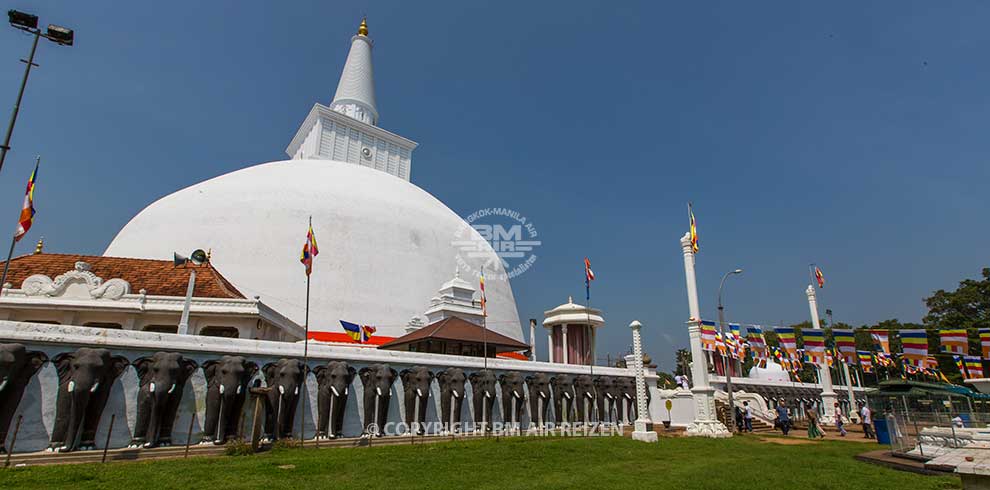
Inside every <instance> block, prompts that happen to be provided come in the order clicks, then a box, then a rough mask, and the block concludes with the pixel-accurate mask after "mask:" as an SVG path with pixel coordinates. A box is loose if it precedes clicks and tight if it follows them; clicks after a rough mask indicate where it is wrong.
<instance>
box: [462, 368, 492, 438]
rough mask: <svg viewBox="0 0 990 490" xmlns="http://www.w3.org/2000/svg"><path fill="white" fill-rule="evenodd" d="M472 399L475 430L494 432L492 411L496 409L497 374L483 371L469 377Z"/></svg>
mask: <svg viewBox="0 0 990 490" xmlns="http://www.w3.org/2000/svg"><path fill="white" fill-rule="evenodd" d="M468 379H469V380H470V381H471V399H472V401H473V402H474V430H475V431H478V430H480V429H482V428H483V429H484V430H485V431H486V432H487V431H490V430H492V409H493V408H495V381H496V380H495V373H492V372H491V371H490V370H488V369H483V370H481V371H477V372H474V373H471V375H470V376H468Z"/></svg>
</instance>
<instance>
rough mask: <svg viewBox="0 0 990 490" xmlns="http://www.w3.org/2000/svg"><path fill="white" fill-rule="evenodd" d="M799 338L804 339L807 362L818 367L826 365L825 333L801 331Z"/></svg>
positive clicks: (812, 330)
mask: <svg viewBox="0 0 990 490" xmlns="http://www.w3.org/2000/svg"><path fill="white" fill-rule="evenodd" d="M801 336H802V337H803V338H804V350H805V352H807V354H808V360H809V362H811V363H812V364H817V365H819V366H822V365H824V364H825V363H826V358H825V332H824V331H823V330H814V329H808V330H803V331H801Z"/></svg>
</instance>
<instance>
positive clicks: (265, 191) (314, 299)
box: [104, 21, 522, 340]
mask: <svg viewBox="0 0 990 490" xmlns="http://www.w3.org/2000/svg"><path fill="white" fill-rule="evenodd" d="M371 50H372V42H371V39H370V38H369V37H368V30H367V24H366V23H365V22H364V21H362V23H361V27H360V28H359V30H358V34H357V35H355V36H354V37H353V38H352V40H351V50H350V53H349V54H348V56H347V61H346V63H345V65H344V70H343V74H342V75H341V79H340V83H339V85H338V87H337V91H336V93H335V95H334V99H333V102H331V104H330V106H329V107H327V106H324V105H322V104H315V105H314V106H313V109H312V110H310V112H309V114H308V116H307V117H306V119H305V120H304V121H303V123H302V125H301V126H300V128H299V130H298V132H297V133H296V136H295V137H294V138H293V139H292V142H291V143H290V144H289V147H288V148H287V149H286V153H287V154H288V155H289V156H290V157H292V160H286V161H277V162H271V163H264V164H260V165H254V166H250V167H247V168H244V169H241V170H237V171H235V172H231V173H229V174H225V175H221V176H219V177H215V178H212V179H209V180H206V181H204V182H201V183H199V184H195V185H193V186H190V187H187V188H185V189H182V190H180V191H178V192H175V193H173V194H170V195H168V196H165V197H163V198H161V199H159V200H158V201H156V202H154V203H152V204H151V205H149V206H148V207H146V208H145V209H144V210H142V211H141V212H140V213H138V214H137V216H135V217H134V218H132V219H131V221H130V222H129V223H127V225H126V226H124V228H123V229H122V230H121V231H120V232H119V233H118V234H117V236H116V238H114V240H113V242H112V243H110V246H109V247H108V248H107V249H106V251H105V252H104V255H107V256H119V257H143V258H164V259H168V258H171V257H172V252H173V251H178V252H180V253H188V252H189V251H191V250H194V249H197V248H203V249H212V258H211V260H212V263H213V265H214V266H215V267H216V268H217V269H219V270H221V271H222V272H223V274H224V276H226V277H227V278H228V279H230V280H231V282H233V283H234V284H235V285H236V286H237V287H238V288H239V289H240V290H241V291H242V292H243V293H244V294H245V295H248V296H253V295H260V296H261V298H262V299H263V300H264V301H265V303H267V304H268V305H270V306H272V307H274V308H275V309H277V310H278V311H280V312H281V313H282V314H284V315H286V316H288V317H290V318H291V319H292V320H294V321H296V322H298V323H299V324H302V323H303V317H304V313H305V308H304V307H305V294H306V276H305V274H304V273H303V266H302V265H301V264H300V263H299V256H300V250H301V248H302V244H303V242H304V239H305V237H306V230H307V225H308V220H309V217H310V216H312V219H313V229H314V231H315V233H316V237H317V239H318V244H319V249H320V254H319V256H318V257H316V259H315V261H314V267H313V275H312V293H311V303H310V330H311V331H313V332H342V330H341V327H340V324H339V321H340V320H347V321H350V322H354V323H358V324H364V325H373V326H376V327H377V328H378V332H377V335H378V336H381V337H398V336H401V335H403V334H405V333H407V330H406V327H407V325H408V324H409V319H410V318H412V317H413V316H416V315H422V314H423V312H424V310H426V309H427V308H429V307H430V306H431V298H433V297H434V296H435V295H436V293H437V290H436V287H437V285H438V284H444V283H446V282H448V281H449V280H450V277H451V275H452V274H454V273H455V267H456V265H457V263H458V261H461V263H462V264H465V263H466V264H467V266H468V267H469V268H473V270H474V271H477V270H479V269H480V267H481V265H482V264H483V263H486V264H489V265H488V267H489V269H488V271H489V272H488V273H486V276H489V277H490V278H489V279H488V281H487V283H486V291H487V298H488V319H487V325H488V328H490V329H492V330H495V331H497V332H499V333H502V334H504V335H507V336H509V337H512V338H514V339H518V340H521V339H522V330H521V328H520V325H519V314H518V312H517V310H516V304H515V299H514V298H513V295H512V289H511V286H510V284H509V283H508V281H507V280H505V281H499V280H494V279H492V277H504V276H505V273H504V272H505V271H504V270H502V266H501V260H500V259H498V258H497V256H496V254H495V252H494V251H492V250H491V247H487V249H488V252H489V253H488V256H486V257H474V258H469V257H464V256H462V257H461V258H460V259H457V255H458V254H457V252H458V249H457V248H455V247H454V246H453V244H452V241H453V240H455V237H456V235H457V233H458V231H459V230H463V229H464V227H465V226H466V224H465V222H464V221H463V220H462V219H461V218H460V217H459V216H457V214H455V213H454V212H453V211H451V210H450V209H449V208H448V207H447V206H445V205H444V204H443V203H442V202H440V201H439V200H437V199H436V198H435V197H433V196H432V195H430V194H429V193H427V192H426V191H424V190H423V189H420V188H419V187H417V186H416V185H413V184H412V183H410V182H409V174H410V170H411V163H412V151H413V150H414V149H415V148H416V143H415V142H413V141H411V140H408V139H406V138H403V137H401V136H398V135H396V134H393V133H390V132H388V131H385V130H383V129H381V128H379V127H377V126H376V124H377V122H378V109H377V105H376V103H375V95H374V79H373V75H372V73H373V70H372V63H371ZM471 232H472V233H474V232H473V230H471ZM474 235H475V236H476V238H477V239H478V240H481V238H480V236H477V233H474ZM492 264H495V267H496V268H497V269H498V270H494V271H493V270H492V269H491V267H492ZM474 274H476V272H474V273H470V272H469V271H466V270H463V269H462V270H461V271H460V272H459V277H460V278H461V280H462V281H475V282H476V281H477V279H476V276H475V275H474ZM465 284H469V285H470V282H465Z"/></svg>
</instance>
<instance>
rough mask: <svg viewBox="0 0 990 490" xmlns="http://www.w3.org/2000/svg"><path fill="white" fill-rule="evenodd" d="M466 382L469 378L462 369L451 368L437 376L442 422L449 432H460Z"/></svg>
mask: <svg viewBox="0 0 990 490" xmlns="http://www.w3.org/2000/svg"><path fill="white" fill-rule="evenodd" d="M466 381H467V376H465V375H464V370H463V369H461V368H456V367H449V368H447V369H444V370H443V371H441V372H440V374H438V375H437V384H439V385H440V421H441V422H443V424H444V427H445V428H446V430H448V431H453V432H460V424H461V407H462V406H463V405H464V383H465V382H466Z"/></svg>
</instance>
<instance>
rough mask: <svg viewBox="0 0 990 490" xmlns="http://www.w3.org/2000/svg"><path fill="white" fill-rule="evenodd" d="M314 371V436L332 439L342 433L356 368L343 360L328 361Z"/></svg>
mask: <svg viewBox="0 0 990 490" xmlns="http://www.w3.org/2000/svg"><path fill="white" fill-rule="evenodd" d="M313 372H314V373H316V383H317V386H319V389H318V390H317V392H316V404H317V407H318V408H317V428H316V437H318V438H330V439H334V438H337V437H340V436H342V435H343V430H344V411H345V410H346V408H347V396H348V395H349V394H350V390H351V389H350V386H351V382H353V381H354V376H356V375H357V370H355V369H354V368H353V367H351V366H348V365H347V363H346V362H344V361H330V362H328V363H327V365H326V366H318V367H316V368H314V369H313Z"/></svg>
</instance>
